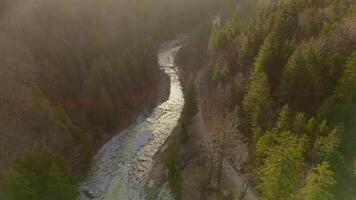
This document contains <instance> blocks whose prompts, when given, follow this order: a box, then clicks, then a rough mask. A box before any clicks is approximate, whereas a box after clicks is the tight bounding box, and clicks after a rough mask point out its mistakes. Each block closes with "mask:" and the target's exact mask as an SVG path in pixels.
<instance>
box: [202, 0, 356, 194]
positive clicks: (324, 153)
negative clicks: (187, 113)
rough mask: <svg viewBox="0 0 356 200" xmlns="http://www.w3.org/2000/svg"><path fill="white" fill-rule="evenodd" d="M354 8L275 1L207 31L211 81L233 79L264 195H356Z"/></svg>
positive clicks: (341, 0)
mask: <svg viewBox="0 0 356 200" xmlns="http://www.w3.org/2000/svg"><path fill="white" fill-rule="evenodd" d="M355 8H356V7H355V2H354V1H345V0H335V1H334V0H330V1H329V0H325V1H309V0H295V1H293V0H286V1H273V3H271V4H268V5H267V6H261V7H260V8H258V9H257V11H256V13H255V15H254V16H252V17H251V16H241V15H239V13H235V14H233V15H232V16H231V17H229V18H227V19H226V21H225V23H224V24H223V25H222V26H221V27H218V28H216V29H215V30H213V32H212V34H211V36H210V40H209V46H208V52H209V57H210V61H209V63H210V64H209V73H208V75H207V76H208V79H209V81H210V86H209V87H211V88H216V87H217V86H218V85H224V84H225V85H226V84H232V85H233V86H232V90H233V92H232V93H233V94H232V95H231V97H230V99H229V100H230V102H231V103H230V104H228V107H229V108H228V109H229V111H227V112H232V113H234V116H235V120H237V121H239V129H240V130H241V131H243V132H245V133H248V134H249V136H250V137H251V148H252V152H253V154H254V155H253V157H254V161H253V163H254V167H253V170H252V171H253V174H255V177H254V178H253V180H251V181H252V182H253V185H254V187H255V188H256V191H257V192H258V193H259V195H260V198H261V199H306V200H326V199H340V200H341V199H345V200H346V199H355V198H356V193H355V192H356V177H355V156H356V151H355V150H356V146H355V145H356V129H355V122H356V121H355V117H356V101H355V98H356V96H355V95H356V93H355V91H356V48H355V45H356V29H355V22H356V13H355V11H356V10H355Z"/></svg>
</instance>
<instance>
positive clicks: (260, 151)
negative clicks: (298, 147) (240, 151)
mask: <svg viewBox="0 0 356 200" xmlns="http://www.w3.org/2000/svg"><path fill="white" fill-rule="evenodd" d="M276 143H277V141H276V136H275V135H274V134H273V133H272V132H267V133H265V134H264V135H262V136H261V137H259V138H258V140H257V142H256V145H255V155H256V162H257V164H258V165H261V164H262V163H263V160H264V159H265V158H266V157H267V154H268V152H269V150H270V149H271V148H273V147H274V145H275V144H276Z"/></svg>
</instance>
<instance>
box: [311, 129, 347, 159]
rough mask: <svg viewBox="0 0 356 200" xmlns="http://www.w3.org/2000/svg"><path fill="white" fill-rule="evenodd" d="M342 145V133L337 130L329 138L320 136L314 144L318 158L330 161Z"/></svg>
mask: <svg viewBox="0 0 356 200" xmlns="http://www.w3.org/2000/svg"><path fill="white" fill-rule="evenodd" d="M340 143H341V138H340V132H339V130H338V129H337V128H335V129H334V130H333V131H332V132H331V133H330V134H329V135H327V136H320V137H319V138H318V139H317V140H316V141H315V144H314V148H315V149H316V154H317V155H316V156H317V158H318V159H320V160H328V159H329V158H330V157H331V156H332V155H333V154H334V152H335V151H336V149H337V147H338V146H339V145H340Z"/></svg>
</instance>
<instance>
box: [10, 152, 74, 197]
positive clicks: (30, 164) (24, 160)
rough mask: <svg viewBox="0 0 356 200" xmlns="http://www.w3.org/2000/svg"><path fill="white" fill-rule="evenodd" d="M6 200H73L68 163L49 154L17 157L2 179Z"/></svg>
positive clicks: (59, 157)
mask: <svg viewBox="0 0 356 200" xmlns="http://www.w3.org/2000/svg"><path fill="white" fill-rule="evenodd" d="M4 188H5V191H4V192H5V197H6V199H7V200H44V199H51V200H75V199H77V196H78V194H77V193H78V192H77V190H76V186H75V182H74V180H73V178H72V177H71V175H70V171H69V167H68V163H67V162H66V161H65V160H64V158H62V157H61V156H59V155H55V154H53V153H51V152H49V151H42V152H40V153H26V154H24V155H21V156H20V157H18V158H17V159H16V160H15V162H14V164H13V166H12V167H11V168H10V169H9V171H8V172H7V173H6V175H5V178H4Z"/></svg>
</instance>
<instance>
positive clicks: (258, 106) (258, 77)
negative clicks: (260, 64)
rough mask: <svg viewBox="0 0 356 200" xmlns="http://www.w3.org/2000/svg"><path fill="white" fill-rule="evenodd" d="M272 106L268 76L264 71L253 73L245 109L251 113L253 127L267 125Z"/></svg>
mask: <svg viewBox="0 0 356 200" xmlns="http://www.w3.org/2000/svg"><path fill="white" fill-rule="evenodd" d="M271 108H272V98H271V95H270V87H269V84H268V79H267V76H266V75H265V74H264V73H263V72H256V73H255V74H254V75H253V80H252V83H251V86H250V88H249V90H248V92H247V94H246V95H245V97H244V100H243V109H244V111H245V112H246V113H248V114H249V117H250V122H251V124H252V126H253V127H258V126H262V127H263V126H266V120H268V116H269V115H270V110H271Z"/></svg>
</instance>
